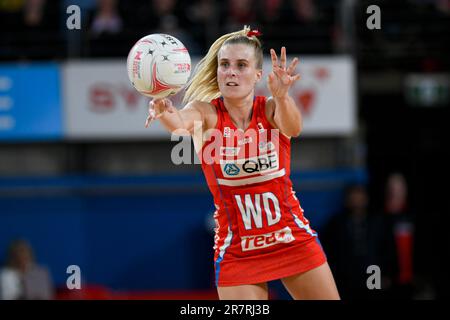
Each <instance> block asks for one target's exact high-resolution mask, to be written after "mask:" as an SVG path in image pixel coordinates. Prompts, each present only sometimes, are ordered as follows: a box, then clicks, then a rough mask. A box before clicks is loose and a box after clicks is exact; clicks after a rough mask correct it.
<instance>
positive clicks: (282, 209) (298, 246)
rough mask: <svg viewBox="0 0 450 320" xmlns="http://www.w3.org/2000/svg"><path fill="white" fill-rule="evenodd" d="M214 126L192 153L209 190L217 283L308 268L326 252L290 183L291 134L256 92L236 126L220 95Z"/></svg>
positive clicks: (262, 279)
mask: <svg viewBox="0 0 450 320" xmlns="http://www.w3.org/2000/svg"><path fill="white" fill-rule="evenodd" d="M211 103H212V104H213V105H214V106H215V108H216V111H217V125H216V127H215V130H213V131H212V134H211V138H210V139H209V140H208V141H207V142H206V143H205V144H204V145H203V147H202V149H201V152H199V153H198V156H199V159H201V163H202V169H203V172H204V174H205V177H206V181H207V183H208V187H209V189H210V190H211V193H212V195H213V197H214V204H215V206H216V209H217V210H216V212H215V213H214V219H215V223H216V228H215V239H214V250H215V254H214V262H215V263H214V268H215V275H216V286H235V285H243V284H255V283H260V282H265V281H271V280H275V279H279V278H283V277H287V276H290V275H294V274H297V273H300V272H305V271H308V270H311V269H313V268H315V267H318V266H320V265H322V264H323V263H324V262H325V261H326V257H325V254H324V253H323V251H322V247H321V246H320V243H319V241H318V238H317V233H316V232H315V231H314V230H313V229H311V228H310V226H309V221H308V220H307V219H306V218H305V217H304V216H303V209H302V208H301V206H300V203H299V201H298V199H297V197H296V196H295V192H294V191H293V190H292V182H291V180H290V178H289V175H290V141H289V139H288V138H287V137H286V136H285V135H283V134H281V133H279V131H278V130H276V129H274V128H273V127H272V126H271V125H270V123H269V122H268V121H267V119H266V115H265V104H266V98H265V97H255V99H254V102H253V112H252V120H251V122H250V124H249V126H248V128H247V129H246V130H245V131H243V130H242V129H237V128H236V126H235V125H234V124H233V122H232V121H231V118H230V116H229V114H228V112H227V110H226V108H225V106H224V102H223V99H222V98H217V99H214V100H212V101H211Z"/></svg>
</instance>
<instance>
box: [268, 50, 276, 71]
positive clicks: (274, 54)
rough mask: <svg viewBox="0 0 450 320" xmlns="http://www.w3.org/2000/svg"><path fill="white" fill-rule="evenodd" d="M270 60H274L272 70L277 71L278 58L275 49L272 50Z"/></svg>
mask: <svg viewBox="0 0 450 320" xmlns="http://www.w3.org/2000/svg"><path fill="white" fill-rule="evenodd" d="M270 58H271V59H272V68H273V69H275V68H276V67H278V58H277V54H276V53H275V50H273V49H270Z"/></svg>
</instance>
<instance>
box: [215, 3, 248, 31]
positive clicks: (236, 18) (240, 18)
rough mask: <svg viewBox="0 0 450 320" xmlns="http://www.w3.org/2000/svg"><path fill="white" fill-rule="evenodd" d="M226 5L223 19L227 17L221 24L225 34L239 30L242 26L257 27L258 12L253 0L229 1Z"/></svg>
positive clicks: (223, 10)
mask: <svg viewBox="0 0 450 320" xmlns="http://www.w3.org/2000/svg"><path fill="white" fill-rule="evenodd" d="M224 3H226V5H225V7H223V8H222V10H221V11H222V12H223V14H222V17H225V19H224V20H223V21H222V22H221V26H222V27H223V28H224V30H222V31H223V32H230V31H231V30H236V29H239V28H240V27H241V26H242V25H249V24H251V25H255V20H256V10H255V2H254V1H253V0H228V1H226V2H224Z"/></svg>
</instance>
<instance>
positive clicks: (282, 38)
mask: <svg viewBox="0 0 450 320" xmlns="http://www.w3.org/2000/svg"><path fill="white" fill-rule="evenodd" d="M366 2H367V1H356V2H348V1H334V0H258V1H257V0H226V1H216V0H193V1H179V0H152V1H150V0H135V1H123V0H122V1H120V0H77V1H68V0H53V1H47V0H0V21H1V23H2V24H4V27H2V28H1V29H0V30H1V31H0V32H1V37H0V39H1V40H0V46H1V49H2V50H1V51H0V59H1V60H26V59H65V58H68V57H76V58H80V57H83V58H84V57H123V56H126V55H127V53H128V51H129V49H130V48H131V46H132V45H133V44H134V43H135V41H136V40H137V39H139V38H140V37H142V36H145V35H147V34H151V33H156V32H162V33H169V34H172V35H174V36H176V37H178V38H179V39H180V40H181V41H182V42H183V43H185V45H186V46H187V47H188V48H189V50H190V52H191V53H192V54H205V53H206V50H207V48H208V47H209V45H210V44H211V43H212V42H213V41H214V40H215V39H216V38H217V37H218V36H219V35H221V34H224V33H227V32H229V31H231V30H237V29H240V28H242V26H243V25H244V24H249V25H251V26H252V27H253V28H258V29H260V30H261V31H262V33H263V35H264V37H263V40H264V46H265V47H267V48H269V47H277V46H280V45H281V44H282V45H285V46H286V47H287V48H289V50H290V52H294V53H300V54H309V53H313V54H330V53H339V52H341V51H342V50H347V49H348V48H346V45H345V44H346V43H348V40H349V39H348V37H349V36H352V34H355V33H356V36H357V37H359V38H361V39H360V40H361V41H360V43H358V41H354V43H356V44H358V45H359V46H360V47H361V49H362V50H364V54H365V53H367V54H369V53H372V54H373V53H374V52H376V53H377V54H382V55H390V56H392V55H395V54H398V53H399V51H398V50H389V49H390V47H392V46H395V47H397V49H400V48H403V49H404V50H403V49H402V50H403V51H402V50H400V54H401V52H403V53H405V52H407V51H406V50H408V49H412V51H416V50H419V51H420V50H421V49H424V48H425V49H439V48H437V47H436V46H444V45H445V42H446V41H442V40H443V39H444V38H442V37H445V30H446V29H447V31H448V25H447V27H445V22H447V23H448V21H449V12H450V9H449V7H450V5H449V2H448V1H443V0H430V1H416V0H402V1H393V2H392V1H389V2H388V1H383V0H378V1H372V2H370V3H369V2H367V3H366ZM348 3H353V9H349V8H350V7H348V6H347V4H348ZM72 4H75V5H78V6H79V7H80V9H81V17H80V18H81V29H80V30H79V31H77V30H70V31H69V30H68V29H67V26H66V21H67V19H68V17H69V16H70V14H71V13H67V12H66V9H67V7H68V6H69V5H72ZM370 4H378V5H380V6H382V8H383V11H382V14H383V28H382V30H381V31H380V32H371V30H368V29H367V28H366V23H365V22H366V21H365V20H366V19H367V17H368V15H367V13H366V7H367V6H368V5H370ZM352 23H356V24H357V25H356V26H355V25H354V26H351V25H350V26H349V24H352ZM355 28H356V31H357V32H355V31H351V29H353V30H355ZM344 33H345V34H344ZM417 38H421V39H422V41H420V43H417V42H415V41H412V40H413V39H417ZM353 40H355V39H353ZM427 41H432V43H431V44H430V46H432V47H433V48H430V46H429V45H427ZM386 46H389V48H388V47H386ZM366 51H367V52H366ZM409 54H412V53H411V50H410V52H409Z"/></svg>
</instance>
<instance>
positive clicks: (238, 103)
mask: <svg viewBox="0 0 450 320" xmlns="http://www.w3.org/2000/svg"><path fill="white" fill-rule="evenodd" d="M253 99H254V96H253V94H251V95H248V96H247V97H245V98H243V99H242V98H240V99H227V98H225V97H224V99H223V102H224V104H225V108H226V109H227V111H228V114H229V115H230V118H231V120H233V122H234V124H235V125H236V127H238V128H241V129H245V128H246V127H247V125H248V124H249V123H250V121H251V119H252V111H253Z"/></svg>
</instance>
